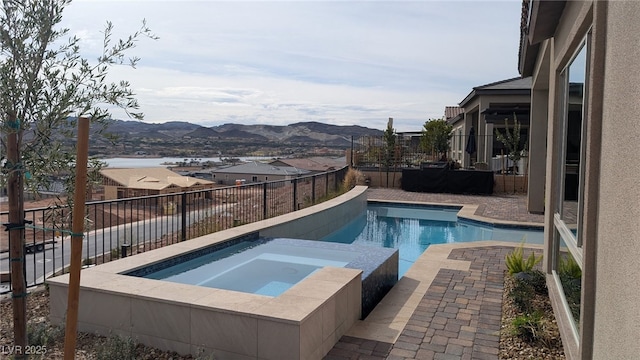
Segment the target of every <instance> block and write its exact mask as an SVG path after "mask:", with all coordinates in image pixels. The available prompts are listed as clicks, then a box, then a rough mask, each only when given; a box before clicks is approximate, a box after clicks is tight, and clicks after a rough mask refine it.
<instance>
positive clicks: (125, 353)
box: [96, 335, 136, 360]
mask: <svg viewBox="0 0 640 360" xmlns="http://www.w3.org/2000/svg"><path fill="white" fill-rule="evenodd" d="M135 358H136V343H135V341H133V339H132V338H130V337H126V338H124V337H120V336H117V335H111V336H109V337H108V338H107V339H106V341H105V342H104V343H103V344H101V345H100V346H98V349H97V351H96V360H112V359H121V360H133V359H135Z"/></svg>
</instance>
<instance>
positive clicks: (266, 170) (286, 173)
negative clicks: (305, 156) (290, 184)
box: [211, 161, 311, 185]
mask: <svg viewBox="0 0 640 360" xmlns="http://www.w3.org/2000/svg"><path fill="white" fill-rule="evenodd" d="M310 173H311V171H309V170H304V169H298V168H296V167H292V166H274V165H272V164H265V163H261V162H258V161H254V162H250V163H246V164H241V165H236V166H230V167H226V168H221V169H216V170H212V171H211V177H212V179H213V181H215V182H216V183H218V184H223V185H235V184H237V183H256V182H264V181H274V180H288V179H293V178H297V177H300V176H304V175H308V174H310Z"/></svg>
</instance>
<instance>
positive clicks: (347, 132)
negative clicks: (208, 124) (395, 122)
mask: <svg viewBox="0 0 640 360" xmlns="http://www.w3.org/2000/svg"><path fill="white" fill-rule="evenodd" d="M213 129H215V130H216V131H217V132H218V133H220V134H221V136H223V137H225V134H229V135H231V134H233V136H235V137H237V136H239V134H242V133H247V134H254V135H260V136H261V137H263V138H266V139H267V140H268V141H275V142H282V143H289V144H308V145H312V144H324V145H327V146H348V145H350V144H351V136H355V137H359V136H364V135H371V136H380V135H382V131H380V130H375V129H370V128H366V127H363V126H357V125H351V126H339V125H331V124H323V123H319V122H299V123H295V124H290V125H285V126H278V125H239V124H224V125H220V126H216V127H214V128H213ZM247 136H248V135H247Z"/></svg>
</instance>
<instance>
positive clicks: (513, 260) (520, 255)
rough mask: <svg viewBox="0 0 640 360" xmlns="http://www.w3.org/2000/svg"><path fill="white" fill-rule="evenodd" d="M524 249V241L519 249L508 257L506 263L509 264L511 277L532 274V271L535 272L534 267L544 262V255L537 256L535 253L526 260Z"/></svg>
mask: <svg viewBox="0 0 640 360" xmlns="http://www.w3.org/2000/svg"><path fill="white" fill-rule="evenodd" d="M523 247H524V239H523V240H522V242H521V243H520V246H519V247H517V248H515V249H514V250H513V251H511V252H510V253H508V254H507V255H506V257H505V262H506V264H507V270H508V271H509V275H513V274H517V273H521V272H525V273H526V272H531V270H533V267H534V266H536V265H537V264H538V263H539V262H540V261H542V255H540V256H536V255H535V254H534V253H531V254H530V255H529V257H528V258H527V259H526V260H525V258H524V250H523Z"/></svg>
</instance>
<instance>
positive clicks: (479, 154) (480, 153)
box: [453, 94, 531, 167]
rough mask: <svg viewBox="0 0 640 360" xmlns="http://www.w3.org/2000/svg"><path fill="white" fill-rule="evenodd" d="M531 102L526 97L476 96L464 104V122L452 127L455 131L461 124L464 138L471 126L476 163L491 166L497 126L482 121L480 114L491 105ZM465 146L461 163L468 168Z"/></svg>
mask: <svg viewBox="0 0 640 360" xmlns="http://www.w3.org/2000/svg"><path fill="white" fill-rule="evenodd" d="M530 101H531V97H530V96H528V95H509V94H504V95H483V94H478V95H476V96H475V97H474V98H472V99H471V100H469V101H468V102H467V103H466V104H464V106H463V109H464V120H463V121H459V122H456V123H455V124H453V125H454V129H457V128H458V127H459V125H461V124H463V127H462V130H463V134H464V138H465V139H466V136H468V135H469V129H470V128H471V126H473V127H474V129H475V133H476V137H477V142H476V144H477V151H476V155H475V161H476V162H486V163H487V164H491V158H492V156H493V137H494V128H495V127H496V126H498V127H499V126H500V123H498V125H494V124H492V123H487V122H486V121H485V120H484V115H483V114H481V113H480V112H481V111H483V110H484V109H486V108H488V107H490V106H491V104H510V103H512V104H523V103H527V104H528V103H529V102H530ZM465 145H466V144H463V145H462V148H463V151H462V154H461V160H462V161H461V163H462V164H463V166H464V167H469V166H470V165H471V156H469V154H467V153H466V152H464V147H465Z"/></svg>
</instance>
